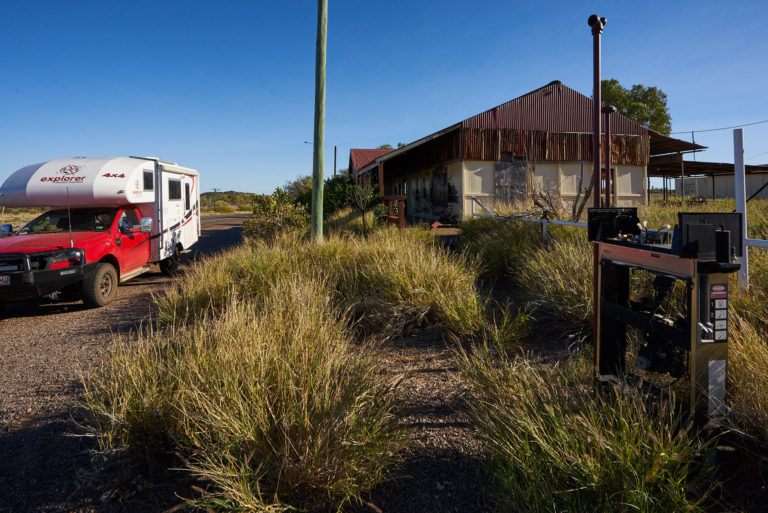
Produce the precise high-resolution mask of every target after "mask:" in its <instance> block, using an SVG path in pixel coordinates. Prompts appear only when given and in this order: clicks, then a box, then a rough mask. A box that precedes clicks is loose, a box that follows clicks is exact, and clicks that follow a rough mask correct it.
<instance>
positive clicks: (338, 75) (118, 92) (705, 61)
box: [0, 0, 768, 192]
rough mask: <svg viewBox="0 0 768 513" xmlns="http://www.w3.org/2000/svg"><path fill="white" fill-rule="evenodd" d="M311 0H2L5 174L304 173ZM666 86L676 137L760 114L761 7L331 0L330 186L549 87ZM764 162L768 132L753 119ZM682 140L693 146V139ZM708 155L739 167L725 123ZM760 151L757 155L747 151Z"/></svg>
mask: <svg viewBox="0 0 768 513" xmlns="http://www.w3.org/2000/svg"><path fill="white" fill-rule="evenodd" d="M316 9H317V4H316V2H314V1H311V0H306V1H305V0H301V1H299V0H297V1H290V0H286V1H283V2H267V1H259V2H257V1H250V2H246V1H242V2H235V1H224V0H222V1H218V2H213V1H184V2H182V1H173V2H172V1H165V2H163V1H151V2H147V1H131V2H122V3H116V2H86V1H80V2H78V1H72V2H53V1H40V2H34V3H32V2H12V1H6V2H2V4H0V48H2V50H1V51H0V69H1V70H2V73H1V74H0V76H1V77H2V78H0V106H2V110H0V112H2V118H3V119H2V121H3V123H2V128H0V181H3V180H5V178H6V177H7V176H8V175H9V174H10V173H12V172H13V171H14V170H16V169H18V168H20V167H22V166H24V165H27V164H30V163H33V162H42V161H46V160H51V159H54V158H62V157H68V156H76V155H82V156H89V157H101V156H108V155H155V156H159V157H161V158H163V159H166V160H171V161H175V162H179V163H180V164H182V165H186V166H189V167H193V168H196V169H198V170H199V171H200V173H201V178H202V183H203V190H210V189H212V188H213V187H216V188H219V189H223V190H241V191H250V192H271V191H272V190H273V189H274V188H275V187H276V186H279V185H282V184H284V183H285V182H286V181H287V180H289V179H291V178H293V177H295V176H298V175H300V174H310V173H311V169H312V145H311V144H304V141H311V138H312V130H313V108H314V59H315V36H316V33H315V31H316ZM593 12H594V13H597V14H599V15H601V16H605V17H606V18H608V24H607V26H606V29H605V32H604V37H603V77H604V78H610V77H614V78H617V79H618V80H619V81H620V82H621V83H622V84H624V85H625V86H627V87H628V86H631V85H632V84H635V83H643V84H646V85H655V86H657V87H660V88H661V89H663V90H664V91H665V92H666V93H667V95H668V101H669V106H670V110H671V114H672V130H673V132H675V131H690V130H692V129H695V130H702V129H709V128H717V127H723V126H730V125H738V124H741V123H749V122H755V121H761V120H768V95H766V93H768V39H766V38H765V31H766V27H768V9H766V7H765V4H764V2H758V1H752V2H731V3H729V4H728V5H727V6H724V5H723V4H722V2H714V1H697V2H655V1H647V2H642V3H636V2H632V3H630V2H618V1H615V0H614V1H611V2H592V3H583V2H574V1H567V2H557V1H550V2H536V1H532V0H530V1H528V2H510V1H504V2H502V1H486V0H475V1H473V2H469V3H468V2H465V1H462V2H460V1H454V0H444V1H442V2H439V3H438V2H427V1H417V0H410V1H399V0H392V1H379V0H363V1H361V0H356V1H353V0H349V1H347V0H343V1H342V0H329V23H328V57H327V60H328V71H327V105H326V116H327V118H326V146H325V156H326V158H325V170H326V176H328V175H329V174H331V173H332V172H333V146H334V145H337V146H338V167H339V168H340V169H341V168H344V167H346V166H347V162H348V159H349V148H351V147H376V146H378V145H380V144H384V143H390V144H393V145H394V144H396V143H398V142H410V141H412V140H415V139H418V138H420V137H423V136H424V135H427V134H429V133H432V132H435V131H437V130H440V129H442V128H445V127H446V126H448V125H450V124H452V123H455V122H457V121H460V120H462V119H464V118H466V117H469V116H471V115H473V114H476V113H478V112H481V111H483V110H485V109H488V108H490V107H493V106H495V105H498V104H500V103H503V102H505V101H507V100H510V99H512V98H514V97H517V96H519V95H521V94H525V93H526V92H528V91H531V90H533V89H535V88H537V87H540V86H542V85H544V84H546V83H548V82H550V81H552V80H561V81H562V82H563V83H565V84H566V85H568V86H570V87H573V88H574V89H576V90H578V91H581V92H582V93H584V94H587V95H589V94H591V88H592V85H591V80H592V78H591V77H592V68H591V62H592V61H591V59H592V55H591V44H592V39H591V35H590V31H589V27H588V25H587V22H586V20H587V17H588V16H589V15H590V14H592V13H593ZM744 132H745V148H746V149H745V154H746V157H747V163H749V164H759V163H766V162H768V123H764V124H761V125H754V126H749V127H745V129H744ZM678 137H681V138H686V139H689V140H690V133H687V134H679V135H678ZM696 142H698V143H701V144H704V145H706V146H709V148H710V149H709V150H708V151H707V152H705V153H701V154H699V155H698V157H697V158H698V159H699V160H708V161H720V162H732V161H733V136H732V131H731V130H722V131H716V132H701V133H697V134H696ZM751 157H754V158H751Z"/></svg>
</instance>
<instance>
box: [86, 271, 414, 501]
mask: <svg viewBox="0 0 768 513" xmlns="http://www.w3.org/2000/svg"><path fill="white" fill-rule="evenodd" d="M327 291H328V287H327V285H326V284H325V283H323V282H322V280H319V279H309V278H307V277H301V278H298V277H295V276H285V277H283V278H280V279H277V280H275V281H274V283H273V284H272V287H271V288H270V289H269V291H268V292H267V293H266V294H265V295H264V296H263V297H261V299H260V302H259V303H258V304H255V303H252V302H249V301H247V300H245V299H244V298H242V297H237V296H236V295H233V296H232V299H231V300H230V301H229V303H228V304H227V305H226V308H224V309H222V310H221V311H220V312H219V315H218V316H217V317H216V318H212V317H207V318H206V319H204V320H202V321H199V322H196V323H194V324H192V325H184V324H179V325H171V326H168V327H167V328H165V329H163V330H160V331H153V332H152V331H151V332H149V333H146V334H144V335H143V336H141V337H139V340H138V341H133V342H130V341H127V340H120V341H118V342H117V344H116V346H115V348H114V350H113V352H112V356H111V358H110V359H109V360H108V361H107V362H106V363H105V364H104V366H103V367H102V368H101V369H99V371H98V372H96V373H95V374H94V375H92V376H91V377H89V378H87V379H86V381H85V389H86V403H87V405H88V407H89V408H90V411H91V417H92V420H91V421H92V424H93V425H94V426H95V428H96V430H97V431H98V432H99V433H100V434H101V435H102V436H101V440H102V443H103V445H104V446H105V448H117V449H128V450H132V451H134V452H137V453H139V454H151V453H153V452H155V451H169V450H173V451H178V452H179V453H180V454H182V455H183V456H184V458H185V459H186V460H187V461H188V464H187V469H188V470H189V471H191V472H193V473H194V474H196V475H199V476H202V477H204V478H206V479H207V480H209V481H210V482H212V483H213V486H212V487H211V488H210V489H209V490H208V494H206V495H204V496H203V498H202V499H201V500H200V501H201V502H200V504H202V505H205V504H207V505H213V506H218V507H223V508H225V509H235V510H238V511H243V510H247V511H278V510H279V511H283V510H287V509H293V508H300V509H301V508H304V509H310V510H312V509H316V508H320V507H323V508H325V507H327V505H329V504H330V505H331V506H333V507H335V508H340V507H341V506H342V505H343V504H345V503H347V502H349V501H350V500H353V499H355V498H357V497H358V496H359V494H360V493H361V492H362V491H363V490H366V489H369V488H370V487H372V486H373V485H375V484H376V483H378V482H380V481H381V480H382V479H383V478H384V475H385V472H386V470H387V468H388V466H389V465H390V464H391V463H392V462H393V461H394V460H395V459H396V456H395V453H396V451H397V449H398V447H399V444H400V441H401V440H402V437H401V434H400V432H399V431H398V428H397V425H396V419H395V416H394V414H393V412H392V394H391V392H392V385H391V383H389V384H388V383H385V382H383V381H382V380H381V373H380V372H379V370H378V369H377V364H376V362H375V360H373V359H372V357H371V356H369V353H368V352H367V351H366V348H365V347H364V346H360V345H359V344H353V342H352V341H351V339H350V336H349V335H348V334H347V331H346V327H347V323H348V319H346V318H345V317H344V315H342V314H340V313H339V309H338V305H336V304H334V303H335V302H334V300H333V299H332V297H333V296H332V295H329V294H328V293H327Z"/></svg>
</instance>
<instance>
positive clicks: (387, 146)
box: [376, 144, 392, 150]
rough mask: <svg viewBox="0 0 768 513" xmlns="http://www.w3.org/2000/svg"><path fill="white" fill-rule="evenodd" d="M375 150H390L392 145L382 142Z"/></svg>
mask: <svg viewBox="0 0 768 513" xmlns="http://www.w3.org/2000/svg"><path fill="white" fill-rule="evenodd" d="M376 149H377V150H391V149H392V145H391V144H382V145H381V146H377V147H376Z"/></svg>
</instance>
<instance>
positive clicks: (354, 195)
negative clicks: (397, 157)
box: [350, 172, 379, 236]
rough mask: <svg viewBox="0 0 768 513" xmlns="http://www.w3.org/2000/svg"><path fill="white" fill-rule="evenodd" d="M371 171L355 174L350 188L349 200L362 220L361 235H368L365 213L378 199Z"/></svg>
mask: <svg viewBox="0 0 768 513" xmlns="http://www.w3.org/2000/svg"><path fill="white" fill-rule="evenodd" d="M371 175H372V173H370V172H368V173H363V174H362V175H360V176H357V178H356V180H355V183H354V184H353V185H352V188H351V198H350V199H351V202H352V206H354V207H355V208H356V209H357V211H358V212H360V216H361V217H362V220H363V235H366V236H367V235H368V227H367V225H366V222H365V214H366V213H367V212H368V210H370V208H371V207H372V206H373V205H374V204H375V203H376V200H377V199H379V196H378V191H377V190H376V187H375V186H374V185H373V179H372V178H371Z"/></svg>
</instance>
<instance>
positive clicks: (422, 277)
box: [157, 228, 486, 337]
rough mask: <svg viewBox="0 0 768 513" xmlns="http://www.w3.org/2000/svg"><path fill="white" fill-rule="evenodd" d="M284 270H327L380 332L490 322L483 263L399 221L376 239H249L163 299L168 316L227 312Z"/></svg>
mask: <svg viewBox="0 0 768 513" xmlns="http://www.w3.org/2000/svg"><path fill="white" fill-rule="evenodd" d="M284 275H294V276H299V277H304V276H308V275H309V276H314V275H317V276H321V277H322V278H323V280H324V281H325V283H326V284H327V286H328V289H329V292H330V293H333V294H337V295H338V296H337V297H338V298H339V300H340V302H341V304H342V305H343V307H344V308H347V309H349V310H350V311H351V313H352V315H353V317H354V318H355V319H356V320H357V327H358V328H360V329H362V330H365V331H366V332H368V333H376V334H378V335H379V336H382V335H390V334H395V333H399V332H401V331H402V330H403V329H405V328H407V327H410V326H422V327H429V328H434V329H436V330H438V331H441V332H443V333H445V334H452V335H456V336H459V337H463V336H474V335H475V334H476V333H479V332H480V331H482V329H483V327H484V326H485V317H484V316H485V303H486V300H485V299H484V298H483V297H482V296H481V295H480V294H479V293H478V291H477V287H476V283H475V282H476V279H477V265H476V263H475V262H474V261H473V260H472V259H469V258H466V257H464V256H462V255H457V254H452V253H449V252H448V251H447V250H444V249H442V248H441V247H440V246H439V245H438V243H437V242H435V241H434V240H433V238H432V236H431V235H430V234H429V233H428V232H426V231H422V230H408V231H405V232H399V231H397V230H396V229H393V228H390V229H379V230H376V231H375V232H372V233H371V234H370V235H369V237H368V238H361V237H355V236H334V235H331V236H328V237H327V238H326V240H325V242H324V243H323V244H322V245H315V244H312V243H310V242H309V241H307V240H302V239H298V238H296V237H291V236H282V237H278V238H277V239H276V240H275V241H272V242H254V243H252V244H250V245H244V246H242V247H240V248H238V249H236V250H234V251H231V252H228V253H226V254H223V255H219V256H217V257H215V258H213V259H210V260H208V261H206V262H205V263H201V264H196V265H194V266H193V267H192V268H191V269H190V271H189V272H188V273H187V274H186V276H185V279H184V284H183V286H182V287H179V288H178V289H176V290H173V291H170V292H169V293H168V294H167V295H165V296H163V297H160V298H158V300H157V303H158V305H159V315H160V319H161V320H162V321H163V322H178V321H180V320H184V321H186V320H190V319H195V318H198V317H200V316H203V315H205V314H206V313H207V312H209V311H214V312H216V311H219V310H220V309H221V308H222V307H223V306H224V305H226V304H227V298H228V297H230V296H231V295H236V296H238V297H242V298H248V299H249V300H253V301H259V298H260V297H261V296H262V295H263V294H264V293H265V292H266V291H268V290H269V289H270V288H271V287H272V284H273V282H274V281H275V280H276V279H278V278H279V277H280V276H284Z"/></svg>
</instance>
